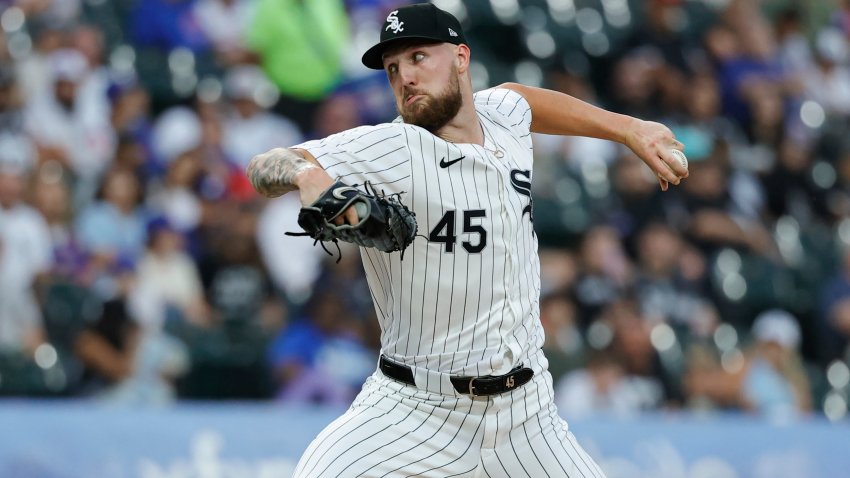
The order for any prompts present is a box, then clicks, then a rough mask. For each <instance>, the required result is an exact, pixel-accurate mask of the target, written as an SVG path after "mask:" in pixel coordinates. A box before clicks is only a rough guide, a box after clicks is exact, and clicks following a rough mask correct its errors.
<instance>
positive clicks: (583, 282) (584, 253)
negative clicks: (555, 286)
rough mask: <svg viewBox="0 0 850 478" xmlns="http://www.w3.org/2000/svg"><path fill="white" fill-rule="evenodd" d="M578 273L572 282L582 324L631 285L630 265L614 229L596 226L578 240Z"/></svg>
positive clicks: (631, 272)
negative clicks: (579, 250) (579, 245)
mask: <svg viewBox="0 0 850 478" xmlns="http://www.w3.org/2000/svg"><path fill="white" fill-rule="evenodd" d="M580 257H581V260H582V264H581V266H582V268H581V274H580V276H579V278H578V280H577V282H576V285H575V300H576V304H577V305H578V307H579V313H580V315H579V317H580V318H581V321H582V325H587V324H588V323H589V322H590V321H592V320H594V319H595V318H596V316H597V315H598V314H599V312H600V311H601V310H602V309H604V308H605V307H606V306H608V305H609V304H611V303H613V302H615V301H616V300H617V299H618V298H619V297H620V295H621V294H622V293H623V292H625V291H626V290H628V289H629V288H630V287H631V285H632V280H633V276H634V266H633V264H632V263H631V261H630V260H629V258H628V256H627V255H626V252H625V250H624V249H623V246H622V244H621V242H620V238H619V236H618V235H617V232H616V231H615V230H614V229H611V228H610V227H606V226H597V227H594V228H592V229H590V230H589V231H588V232H587V234H586V235H585V237H584V239H583V240H582V243H581V255H580Z"/></svg>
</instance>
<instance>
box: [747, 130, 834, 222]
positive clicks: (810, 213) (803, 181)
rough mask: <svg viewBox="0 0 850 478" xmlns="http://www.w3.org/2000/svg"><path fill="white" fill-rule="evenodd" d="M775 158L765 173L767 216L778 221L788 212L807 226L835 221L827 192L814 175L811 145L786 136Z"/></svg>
mask: <svg viewBox="0 0 850 478" xmlns="http://www.w3.org/2000/svg"><path fill="white" fill-rule="evenodd" d="M776 159H777V161H776V164H775V165H774V167H773V168H772V169H771V170H770V171H769V172H767V173H766V174H764V175H763V176H762V183H763V185H764V190H765V192H766V196H767V198H766V199H767V201H766V206H767V207H766V212H767V213H768V217H770V218H771V219H774V220H775V219H778V218H780V217H782V216H784V215H788V216H791V217H793V218H794V219H796V220H797V221H798V222H799V223H800V224H804V225H813V224H830V223H832V214H831V212H830V210H829V205H828V203H827V192H828V191H827V190H826V189H825V188H824V187H821V186H819V185H818V184H817V183H816V182H815V180H814V177H813V174H812V169H813V168H814V158H813V153H812V150H811V148H810V147H808V146H807V145H801V144H798V143H797V142H795V141H792V140H790V139H786V140H783V141H782V142H781V143H780V144H779V145H778V147H777V148H776Z"/></svg>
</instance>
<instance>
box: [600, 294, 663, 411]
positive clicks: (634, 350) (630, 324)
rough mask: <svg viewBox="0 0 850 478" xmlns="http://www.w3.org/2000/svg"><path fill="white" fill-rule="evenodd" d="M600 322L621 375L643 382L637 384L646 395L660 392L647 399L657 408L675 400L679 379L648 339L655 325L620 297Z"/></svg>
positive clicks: (634, 304)
mask: <svg viewBox="0 0 850 478" xmlns="http://www.w3.org/2000/svg"><path fill="white" fill-rule="evenodd" d="M599 320H601V321H602V322H601V323H602V324H604V325H605V326H607V327H608V328H609V330H610V331H611V333H612V335H611V342H610V346H609V347H610V349H609V351H610V353H611V354H613V356H614V358H615V360H616V361H617V362H618V363H619V364H620V366H621V367H622V368H623V373H625V374H626V375H627V376H630V377H640V378H642V379H645V380H646V381H645V382H640V383H644V384H645V385H641V389H642V390H644V391H646V392H648V391H650V390H659V391H660V394H658V395H657V396H656V394H655V393H652V394H649V395H648V396H647V398H649V397H654V398H652V399H651V400H650V401H652V402H654V403H656V404H658V405H661V404H662V403H672V402H675V401H678V400H679V398H680V397H679V395H680V392H679V390H678V383H677V382H678V377H677V376H676V374H675V371H674V370H671V369H670V368H669V367H670V365H671V364H665V363H664V362H662V361H661V357H660V355H659V354H658V351H657V350H656V349H655V347H654V346H653V344H652V341H651V339H650V334H651V331H652V329H653V327H654V326H655V325H656V324H653V323H651V322H650V321H649V317H645V316H643V315H642V314H641V311H640V305H639V304H638V302H637V301H636V300H635V299H633V298H632V297H630V296H623V297H619V298H617V300H616V301H615V302H613V303H611V304H610V305H609V306H608V307H606V308H605V310H604V311H603V313H602V315H601V316H600V319H599ZM650 384H652V385H650ZM644 403H647V402H644Z"/></svg>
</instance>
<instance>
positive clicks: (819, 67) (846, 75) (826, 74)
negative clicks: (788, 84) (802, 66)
mask: <svg viewBox="0 0 850 478" xmlns="http://www.w3.org/2000/svg"><path fill="white" fill-rule="evenodd" d="M815 53H816V54H815V60H816V61H815V64H814V65H813V67H812V68H810V69H808V70H807V71H806V72H805V76H804V81H805V85H806V97H808V98H809V99H811V100H813V101H816V102H817V103H818V104H819V105H821V107H823V108H824V109H825V110H826V111H827V112H828V113H832V114H836V115H841V116H844V117H850V68H848V65H847V63H848V61H850V52H848V39H847V37H846V36H845V35H844V34H843V33H841V32H840V31H838V30H836V29H823V30H821V31H819V32H818V34H817V38H816V40H815Z"/></svg>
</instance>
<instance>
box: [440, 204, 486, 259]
mask: <svg viewBox="0 0 850 478" xmlns="http://www.w3.org/2000/svg"><path fill="white" fill-rule="evenodd" d="M457 212H458V211H455V210H454V209H449V210H448V211H446V213H445V214H443V217H442V218H440V220H439V221H437V225H435V226H434V229H431V232H430V233H428V240H429V241H431V242H442V243H443V244H444V246H445V250H446V252H454V251H455V244H457V234H456V233H455V230H456V227H457V223H456V220H455V219H456V217H457ZM460 213H461V215H462V216H463V229H462V231H461V232H462V233H465V234H470V236H469V238H470V239H477V240H475V241H471V240H470V241H462V242H461V243H460V245H461V246H462V247H463V248H464V249H466V252H469V253H470V254H476V253H479V252H481V250H483V249H484V248H485V247H486V246H487V230H486V229H484V226H482V225H481V223H480V222H476V223H473V221H476V220H479V219H481V218H483V217H487V213H486V212H485V211H484V209H470V210H467V211H460ZM474 236H478V237H477V238H476V237H474Z"/></svg>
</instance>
